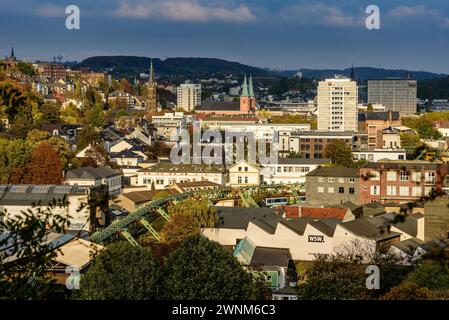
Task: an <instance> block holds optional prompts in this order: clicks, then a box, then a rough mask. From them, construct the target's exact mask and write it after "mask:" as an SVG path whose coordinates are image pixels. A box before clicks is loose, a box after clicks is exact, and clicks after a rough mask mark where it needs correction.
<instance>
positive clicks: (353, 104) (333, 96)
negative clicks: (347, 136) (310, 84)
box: [317, 77, 358, 132]
mask: <svg viewBox="0 0 449 320" xmlns="http://www.w3.org/2000/svg"><path fill="white" fill-rule="evenodd" d="M357 96H358V90H357V83H356V82H355V81H352V80H351V79H348V78H343V77H335V78H333V79H326V80H325V81H320V82H319V83H318V92H317V105H318V131H329V132H344V131H353V132H357Z"/></svg>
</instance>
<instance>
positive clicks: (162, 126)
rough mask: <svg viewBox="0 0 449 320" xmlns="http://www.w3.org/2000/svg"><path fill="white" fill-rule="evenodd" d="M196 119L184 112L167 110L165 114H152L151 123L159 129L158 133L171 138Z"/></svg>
mask: <svg viewBox="0 0 449 320" xmlns="http://www.w3.org/2000/svg"><path fill="white" fill-rule="evenodd" d="M194 119H195V117H194V116H192V115H185V114H184V112H166V113H165V114H164V115H163V116H152V117H151V123H152V124H153V125H154V127H155V128H156V129H157V134H158V135H162V136H164V137H166V138H167V139H170V137H171V136H172V135H173V134H176V132H177V131H179V130H180V129H186V128H187V126H188V125H189V124H191V123H192V121H193V120H194Z"/></svg>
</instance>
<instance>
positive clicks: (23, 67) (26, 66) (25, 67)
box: [16, 61, 36, 76]
mask: <svg viewBox="0 0 449 320" xmlns="http://www.w3.org/2000/svg"><path fill="white" fill-rule="evenodd" d="M16 68H17V69H18V70H19V71H20V72H22V73H23V74H26V75H29V76H34V75H35V74H36V70H34V67H33V65H32V64H31V63H28V62H24V61H19V62H18V63H17V65H16Z"/></svg>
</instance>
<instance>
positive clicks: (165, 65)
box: [80, 56, 272, 77]
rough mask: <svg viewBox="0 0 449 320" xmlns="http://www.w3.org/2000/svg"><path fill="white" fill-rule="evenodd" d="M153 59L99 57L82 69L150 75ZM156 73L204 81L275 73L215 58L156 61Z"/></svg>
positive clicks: (90, 59) (89, 60) (86, 63)
mask: <svg viewBox="0 0 449 320" xmlns="http://www.w3.org/2000/svg"><path fill="white" fill-rule="evenodd" d="M150 62H151V58H147V57H134V56H98V57H91V58H88V59H85V60H83V61H82V62H81V63H80V66H81V67H88V68H90V69H91V70H104V69H106V68H113V69H114V70H115V71H116V72H121V73H128V72H148V70H149V68H150ZM153 66H154V68H155V71H156V72H157V73H158V74H160V75H171V76H188V77H202V76H208V75H212V74H216V73H221V74H226V73H232V74H252V75H253V76H270V75H272V73H271V72H269V71H267V70H264V69H262V68H257V67H251V66H248V65H244V64H241V63H238V62H230V61H226V60H221V59H213V58H167V59H165V60H161V59H159V58H154V59H153Z"/></svg>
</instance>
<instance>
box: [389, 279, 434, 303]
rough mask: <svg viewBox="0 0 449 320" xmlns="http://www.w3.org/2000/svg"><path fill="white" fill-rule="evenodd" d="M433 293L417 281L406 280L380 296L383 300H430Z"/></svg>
mask: <svg viewBox="0 0 449 320" xmlns="http://www.w3.org/2000/svg"><path fill="white" fill-rule="evenodd" d="M433 296H434V295H433V293H432V291H431V290H429V289H428V288H425V287H424V288H423V287H421V286H419V285H417V284H415V283H411V282H408V281H404V282H402V283H401V284H399V285H398V286H396V287H393V288H391V290H390V291H388V292H387V293H386V294H384V295H383V296H381V297H380V299H381V300H429V299H432V298H433Z"/></svg>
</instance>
